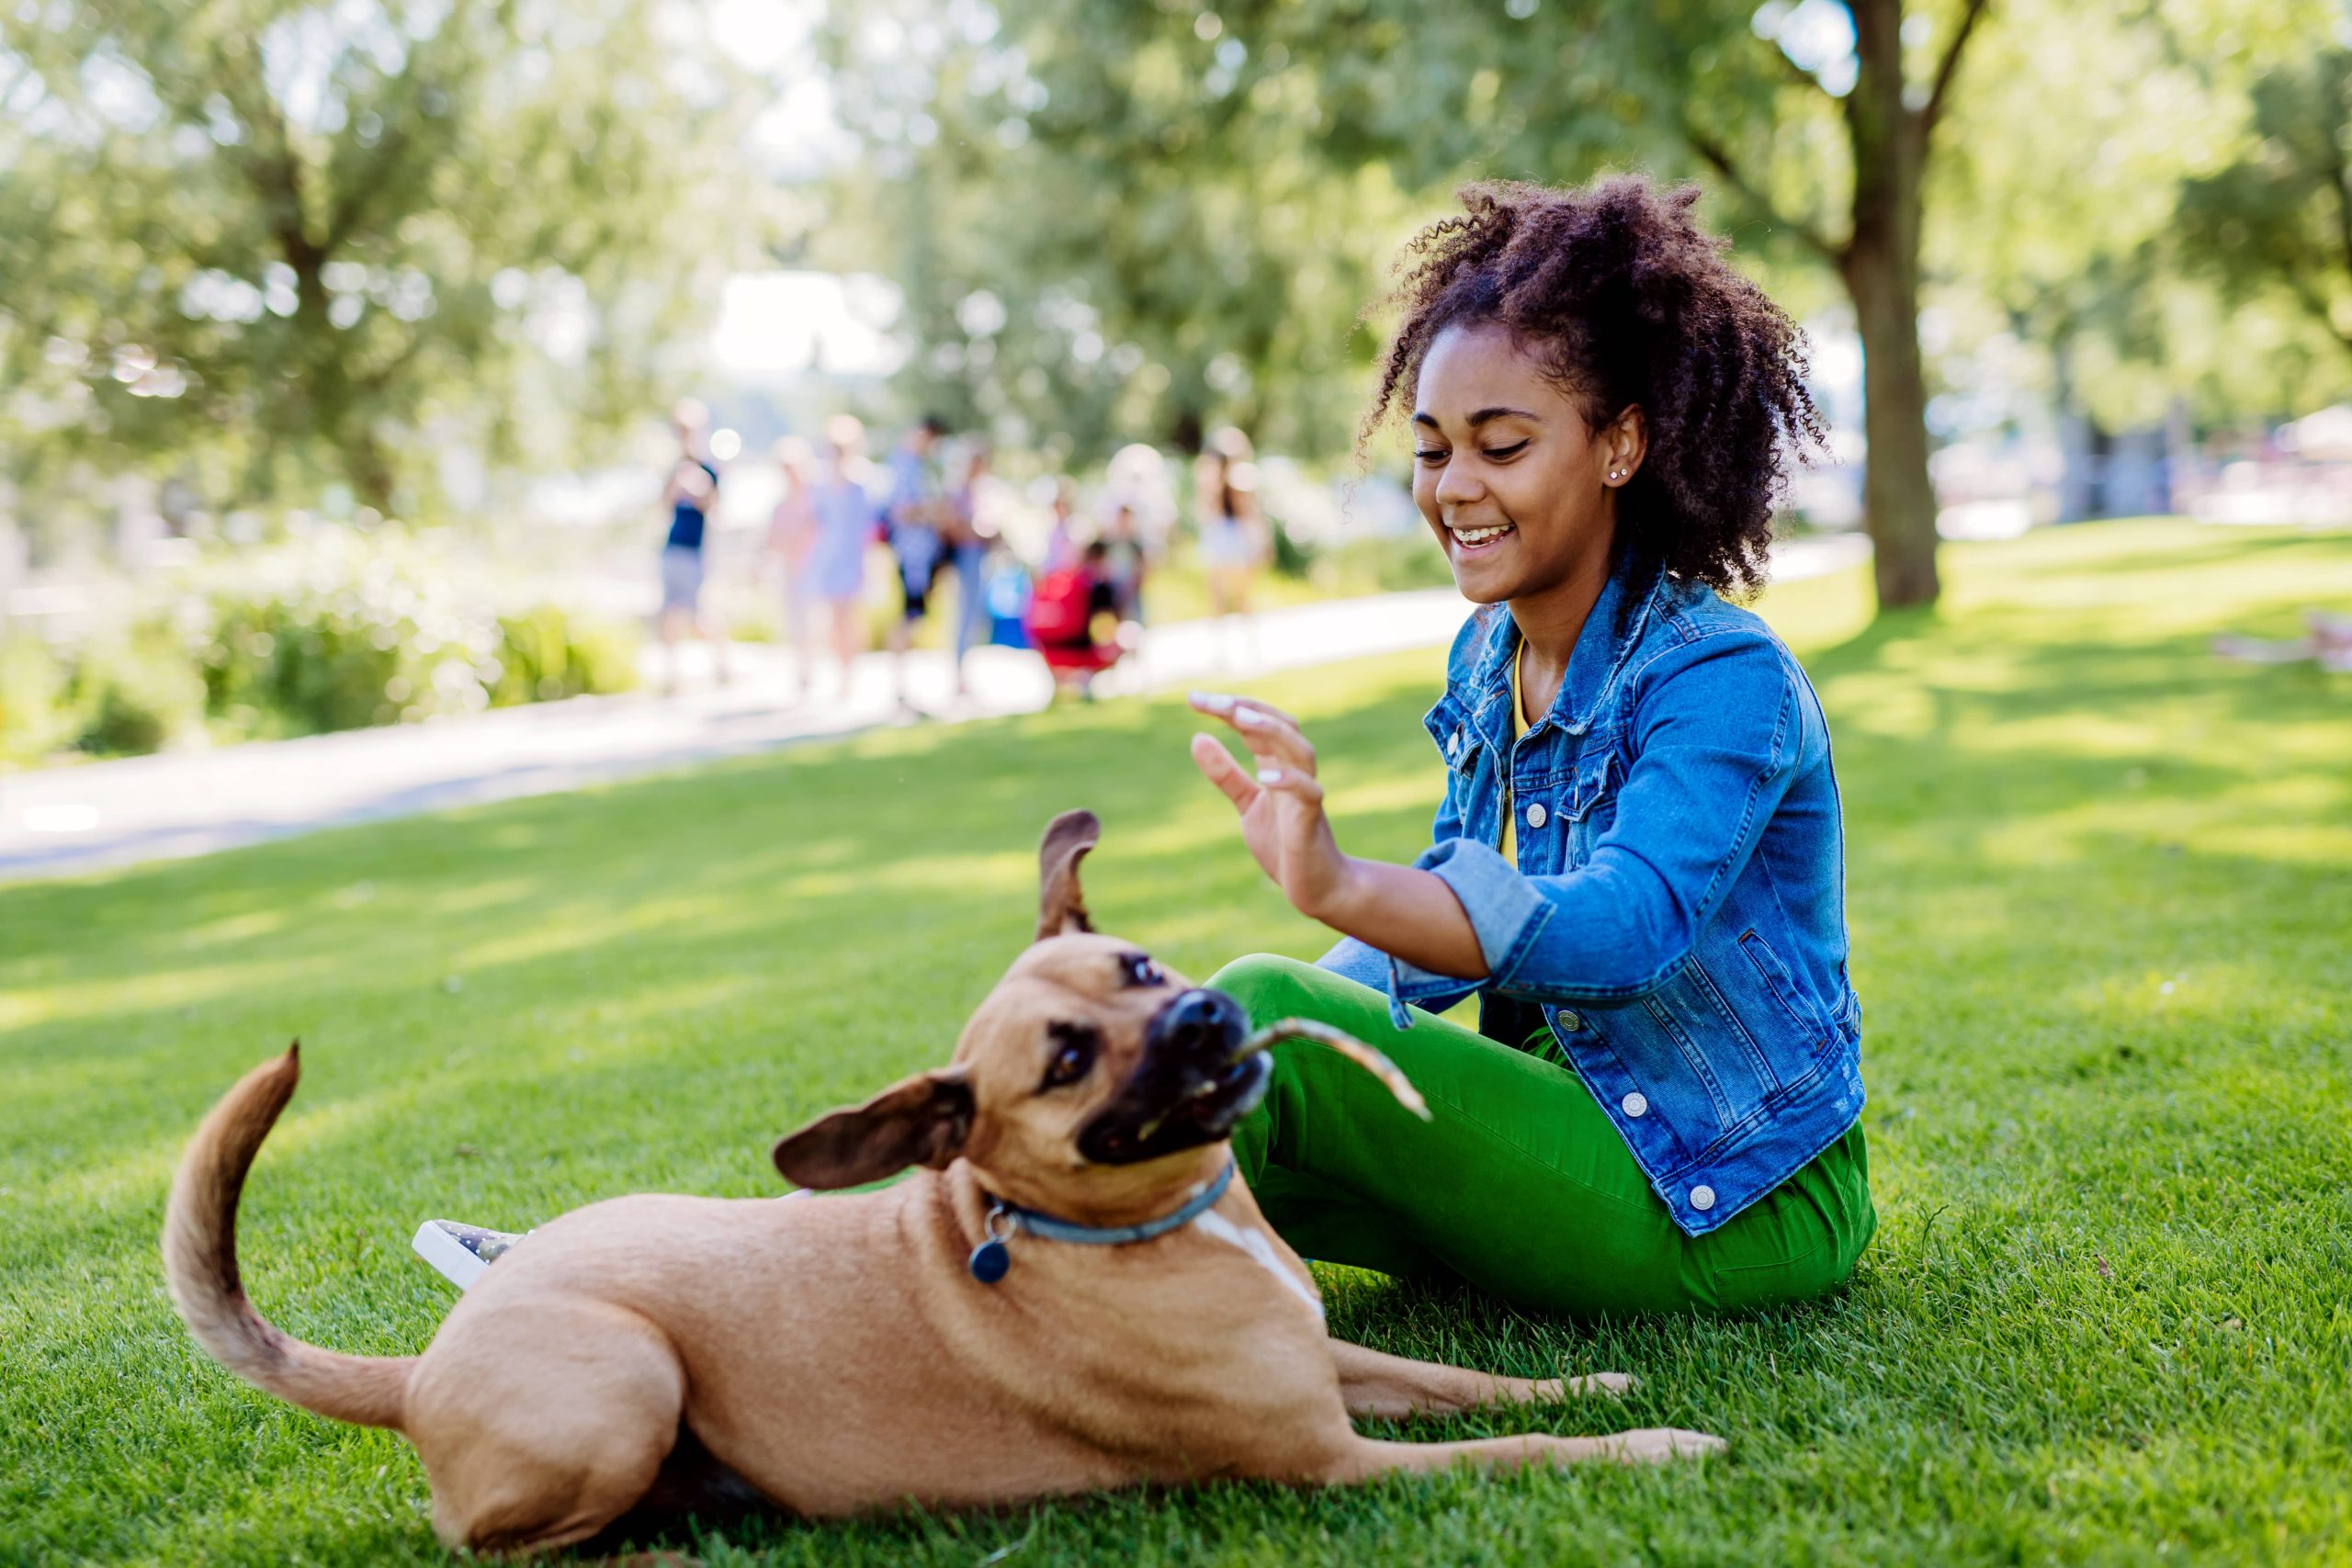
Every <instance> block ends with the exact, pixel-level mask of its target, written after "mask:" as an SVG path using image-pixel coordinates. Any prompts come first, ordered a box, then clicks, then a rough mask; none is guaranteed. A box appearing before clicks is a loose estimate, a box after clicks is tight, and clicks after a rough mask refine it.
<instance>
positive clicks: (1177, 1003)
mask: <svg viewBox="0 0 2352 1568" xmlns="http://www.w3.org/2000/svg"><path fill="white" fill-rule="evenodd" d="M1249 1031H1250V1018H1249V1015H1248V1014H1246V1013H1244V1012H1243V1011H1242V1010H1241V1004H1240V1003H1239V1002H1237V1001H1235V1000H1234V999H1233V998H1231V997H1228V996H1227V995H1226V994H1225V993H1224V992H1223V991H1212V990H1209V989H1208V988H1206V987H1194V988H1193V989H1192V990H1189V991H1186V992H1184V993H1183V994H1182V995H1181V996H1179V997H1177V998H1175V999H1174V1000H1173V1001H1171V1002H1170V1003H1169V1004H1168V1005H1167V1006H1166V1007H1164V1008H1162V1009H1160V1010H1159V1015H1158V1016H1157V1017H1155V1018H1154V1019H1153V1020H1152V1022H1151V1043H1152V1045H1153V1046H1154V1047H1155V1048H1156V1049H1159V1050H1164V1051H1170V1052H1174V1053H1176V1054H1177V1055H1183V1056H1202V1057H1209V1058H1213V1059H1216V1060H1218V1061H1222V1060H1223V1059H1224V1058H1226V1057H1227V1056H1229V1055H1232V1054H1233V1048H1234V1046H1236V1045H1237V1044H1238V1043H1240V1041H1241V1038H1242V1036H1243V1035H1245V1034H1247V1033H1248V1032H1249Z"/></svg>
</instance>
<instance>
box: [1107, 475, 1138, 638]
mask: <svg viewBox="0 0 2352 1568" xmlns="http://www.w3.org/2000/svg"><path fill="white" fill-rule="evenodd" d="M1103 547H1104V558H1103V570H1104V571H1105V573H1106V574H1107V575H1108V577H1109V579H1110V582H1111V597H1112V602H1113V604H1114V606H1115V607H1116V609H1117V610H1118V613H1119V619H1120V620H1122V621H1125V622H1127V623H1129V624H1131V625H1133V626H1136V627H1138V628H1140V627H1141V626H1142V625H1143V583H1144V577H1145V574H1146V572H1147V570H1148V562H1147V560H1146V558H1145V552H1144V542H1143V522H1142V519H1141V518H1139V517H1138V516H1136V509H1135V508H1134V507H1133V506H1131V505H1127V504H1125V503H1124V502H1122V503H1121V504H1119V505H1118V506H1116V507H1114V508H1113V509H1112V512H1111V522H1110V525H1108V526H1107V527H1105V528H1104V529H1103Z"/></svg>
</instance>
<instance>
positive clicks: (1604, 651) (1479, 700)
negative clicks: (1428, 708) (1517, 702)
mask: <svg viewBox="0 0 2352 1568" xmlns="http://www.w3.org/2000/svg"><path fill="white" fill-rule="evenodd" d="M1665 591H1666V579H1665V577H1664V576H1663V575H1660V574H1657V573H1655V572H1652V573H1649V574H1648V575H1647V581H1645V582H1641V583H1636V582H1635V581H1634V559H1633V555H1632V553H1631V552H1630V551H1621V552H1620V553H1619V555H1618V558H1617V564H1616V565H1615V566H1614V567H1613V568H1612V569H1611V570H1610V573H1609V581H1607V582H1605V583H1603V584H1602V585H1601V589H1600V598H1598V599H1596V600H1595V601H1593V605H1592V613H1591V614H1590V615H1587V616H1586V617H1585V622H1584V629H1583V630H1582V631H1580V632H1578V633H1577V646H1576V650H1575V651H1574V652H1573V653H1571V654H1570V655H1569V656H1568V673H1567V678H1566V680H1564V681H1562V682H1560V694H1559V695H1558V696H1557V697H1555V698H1554V699H1553V701H1552V706H1551V708H1550V710H1549V711H1548V712H1547V713H1545V714H1544V717H1543V718H1542V719H1540V720H1538V721H1537V722H1536V723H1535V724H1533V725H1531V726H1530V727H1528V728H1527V730H1526V731H1525V734H1526V735H1530V736H1532V735H1534V734H1536V733H1537V732H1538V731H1540V730H1542V729H1544V728H1546V727H1548V726H1553V725H1556V726H1558V727H1559V728H1562V729H1564V730H1566V732H1567V733H1568V734H1570V735H1573V736H1582V735H1584V734H1585V733H1586V732H1587V731H1588V730H1589V729H1590V728H1592V725H1593V721H1594V719H1595V718H1596V717H1598V716H1599V715H1600V707H1601V705H1602V703H1603V702H1604V701H1606V700H1607V698H1608V696H1609V694H1610V692H1611V690H1612V689H1613V688H1614V687H1615V686H1616V684H1617V681H1618V678H1619V677H1620V676H1621V675H1622V674H1623V672H1624V670H1625V664H1626V660H1629V659H1631V658H1632V657H1633V653H1634V649H1635V648H1637V647H1639V646H1640V645H1641V640H1642V636H1643V634H1644V633H1645V631H1647V630H1648V629H1649V621H1650V617H1651V616H1652V615H1654V614H1655V613H1656V612H1657V601H1658V596H1659V595H1660V594H1661V593H1663V592H1665ZM1633 594H1639V595H1641V599H1640V603H1639V604H1637V605H1635V606H1634V609H1633V611H1632V614H1631V615H1630V617H1629V618H1628V619H1627V621H1626V625H1625V627H1624V635H1623V636H1622V637H1620V636H1619V635H1618V619H1619V615H1620V614H1621V611H1622V610H1623V606H1624V604H1625V602H1626V599H1627V597H1628V596H1629V595H1633ZM1519 644H1520V636H1519V623H1518V622H1517V621H1515V620H1513V619H1512V618H1511V616H1510V612H1509V611H1508V610H1498V611H1496V612H1493V613H1491V614H1490V615H1488V616H1487V635H1486V639H1485V641H1484V642H1483V643H1482V644H1481V645H1480V647H1479V649H1478V653H1477V655H1476V660H1474V662H1473V663H1472V665H1471V668H1470V671H1469V674H1468V677H1467V679H1466V680H1465V681H1464V689H1463V692H1462V696H1463V698H1464V705H1466V706H1468V707H1469V708H1470V710H1471V713H1472V716H1473V718H1472V722H1473V723H1475V724H1476V726H1477V728H1478V730H1479V732H1480V734H1481V736H1482V737H1483V738H1484V739H1485V740H1486V741H1487V744H1488V745H1489V746H1493V747H1497V748H1500V749H1503V750H1509V748H1510V740H1511V730H1512V728H1514V726H1513V724H1512V722H1511V716H1510V663H1511V660H1513V659H1515V658H1517V657H1518V655H1519Z"/></svg>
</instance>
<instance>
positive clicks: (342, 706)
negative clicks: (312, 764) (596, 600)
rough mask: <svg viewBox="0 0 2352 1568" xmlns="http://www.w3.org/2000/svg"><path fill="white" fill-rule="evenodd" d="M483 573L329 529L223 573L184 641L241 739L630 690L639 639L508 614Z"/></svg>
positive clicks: (196, 606) (226, 725)
mask: <svg viewBox="0 0 2352 1568" xmlns="http://www.w3.org/2000/svg"><path fill="white" fill-rule="evenodd" d="M485 576H486V574H485V573H484V572H483V571H482V570H481V567H480V565H479V564H478V563H475V562H472V561H468V560H463V559H459V558H455V557H453V556H452V555H451V554H450V553H449V552H448V551H447V550H445V549H442V548H439V547H435V546H433V545H431V544H429V543H427V542H424V541H420V540H418V539H416V538H413V537H411V536H405V535H397V534H391V535H379V536H359V535H354V534H349V533H345V532H344V531H341V530H329V531H326V532H322V533H321V534H319V535H316V536H311V537H309V538H306V539H301V540H298V541H295V542H293V543H290V544H288V545H286V546H283V547H278V548H276V549H273V550H269V551H264V552H259V553H257V554H248V555H245V556H242V557H237V558H216V559H215V560H214V561H212V562H211V563H209V565H208V567H207V569H206V570H204V572H203V573H202V574H201V576H200V579H199V581H198V583H197V584H196V585H195V589H194V592H192V593H191V594H190V595H189V597H188V599H187V601H186V602H185V603H184V605H183V608H182V613H181V616H180V625H181V628H182V634H183V636H184V637H185V639H186V642H187V647H188V648H189V649H190V651H191V653H192V656H193V659H194V662H195V664H196V667H197V669H198V671H200V672H201V674H202V677H203V681H204V688H205V708H206V711H207V712H208V714H209V716H211V718H212V721H213V726H214V728H215V730H216V732H218V733H220V734H221V735H223V736H224V737H225V738H231V739H245V738H247V737H270V736H290V735H312V734H318V733H321V732H322V731H327V730H335V729H356V728H364V727H366V726H369V725H379V724H396V723H401V722H407V721H413V720H417V719H424V718H431V717H435V716H439V715H444V714H452V713H469V712H476V711H479V710H481V709H482V708H486V707H490V706H492V705H514V704H518V703H526V702H540V701H546V700H549V699H551V698H556V697H568V696H577V695H580V694H583V693H592V692H612V691H621V690H625V689H627V688H628V687H629V686H630V685H633V684H634V683H635V682H636V655H635V641H634V637H632V636H631V635H630V634H629V633H628V631H627V630H626V629H625V628H621V627H616V626H600V625H583V624H582V623H581V622H579V621H578V620H576V619H575V618H574V617H572V616H571V615H569V614H568V613H566V612H565V611H564V610H562V609H561V608H560V607H559V606H556V605H553V604H540V605H537V606H536V607H533V608H531V609H528V610H526V611H523V612H521V613H519V614H514V615H503V616H502V615H500V614H499V612H498V607H497V595H496V594H495V592H493V591H492V588H491V587H490V586H489V585H488V584H487V583H486V582H485Z"/></svg>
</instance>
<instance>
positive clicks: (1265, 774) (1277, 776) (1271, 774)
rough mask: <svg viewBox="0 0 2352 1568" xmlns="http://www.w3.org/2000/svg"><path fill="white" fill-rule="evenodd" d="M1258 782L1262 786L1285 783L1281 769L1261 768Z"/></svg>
mask: <svg viewBox="0 0 2352 1568" xmlns="http://www.w3.org/2000/svg"><path fill="white" fill-rule="evenodd" d="M1258 782H1259V783H1260V784H1280V783H1282V782H1283V771H1282V770H1281V769H1280V768H1261V769H1259V770H1258Z"/></svg>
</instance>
